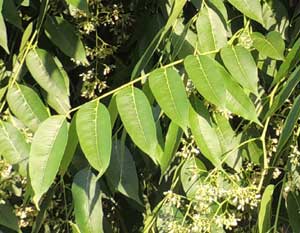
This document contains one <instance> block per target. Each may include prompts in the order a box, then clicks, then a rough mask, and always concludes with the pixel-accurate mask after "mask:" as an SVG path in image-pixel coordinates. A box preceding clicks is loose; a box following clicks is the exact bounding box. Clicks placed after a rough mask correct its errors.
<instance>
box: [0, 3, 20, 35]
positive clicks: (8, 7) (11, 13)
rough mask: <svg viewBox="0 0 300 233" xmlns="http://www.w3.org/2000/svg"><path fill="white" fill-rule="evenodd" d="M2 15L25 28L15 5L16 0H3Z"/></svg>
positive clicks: (8, 20) (16, 25)
mask: <svg viewBox="0 0 300 233" xmlns="http://www.w3.org/2000/svg"><path fill="white" fill-rule="evenodd" d="M2 15H3V17H4V19H5V20H6V21H7V22H9V23H11V24H12V25H14V26H15V27H17V28H19V29H20V30H23V28H22V22H21V18H20V14H19V12H18V9H17V7H16V5H15V1H11V0H3V6H2Z"/></svg>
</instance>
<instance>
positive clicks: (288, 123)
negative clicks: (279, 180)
mask: <svg viewBox="0 0 300 233" xmlns="http://www.w3.org/2000/svg"><path fill="white" fill-rule="evenodd" d="M299 106H300V95H299V96H298V97H297V98H296V99H295V102H294V104H293V106H292V108H291V110H290V112H289V114H288V116H287V118H286V120H285V122H284V125H283V128H282V132H281V134H280V137H279V141H278V145H277V149H276V154H275V156H274V159H273V161H272V165H274V166H276V164H277V161H278V159H279V155H280V152H281V151H282V150H283V148H284V146H285V144H286V143H287V141H288V139H289V138H290V136H291V135H292V133H293V129H294V128H295V125H296V124H297V121H298V119H299V117H300V108H299Z"/></svg>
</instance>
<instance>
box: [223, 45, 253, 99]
mask: <svg viewBox="0 0 300 233" xmlns="http://www.w3.org/2000/svg"><path fill="white" fill-rule="evenodd" d="M221 57H222V60H223V63H224V64H225V67H226V68H227V69H228V71H229V72H230V74H231V75H232V78H233V79H234V80H235V81H236V82H238V83H239V84H240V85H241V86H242V87H244V88H246V89H248V90H249V91H251V92H252V93H254V94H257V93H258V90H257V83H258V72H257V68H256V64H255V61H254V59H253V57H252V55H251V53H250V52H249V51H248V50H247V49H245V48H243V47H241V46H231V47H226V48H223V49H222V50H221Z"/></svg>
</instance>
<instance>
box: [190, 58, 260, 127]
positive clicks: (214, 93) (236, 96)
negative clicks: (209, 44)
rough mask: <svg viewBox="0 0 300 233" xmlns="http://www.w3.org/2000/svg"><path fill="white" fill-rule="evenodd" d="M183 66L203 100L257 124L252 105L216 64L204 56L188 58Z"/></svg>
mask: <svg viewBox="0 0 300 233" xmlns="http://www.w3.org/2000/svg"><path fill="white" fill-rule="evenodd" d="M184 66H185V69H186V71H187V73H188V75H189V77H190V78H191V79H192V81H193V83H194V84H195V86H196V88H197V90H198V91H199V93H200V94H201V95H202V96H203V97H204V98H205V99H207V100H208V101H210V102H211V103H213V104H215V105H217V106H218V107H220V108H226V109H228V110H229V111H231V112H232V113H235V114H237V115H240V116H242V117H244V118H245V119H248V120H251V121H254V122H256V123H258V124H259V121H258V119H257V115H256V111H255V107H254V104H253V103H252V101H251V100H250V98H249V97H248V96H247V95H246V93H245V92H244V90H243V89H242V88H241V87H240V85H239V84H238V83H236V82H235V81H234V80H232V78H231V75H230V74H229V73H228V72H227V71H226V70H225V69H224V67H223V66H221V65H220V64H219V63H218V62H216V61H215V60H214V59H212V58H210V57H208V56H206V55H200V56H198V57H196V56H188V57H187V58H186V59H185V60H184Z"/></svg>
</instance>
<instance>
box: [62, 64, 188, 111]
mask: <svg viewBox="0 0 300 233" xmlns="http://www.w3.org/2000/svg"><path fill="white" fill-rule="evenodd" d="M182 62H183V59H180V60H177V61H175V62H172V63H169V64H167V65H165V66H162V68H167V67H171V66H175V65H177V64H180V63H182ZM150 73H151V72H149V73H147V74H143V75H141V76H140V77H138V78H136V79H134V80H132V81H130V82H128V83H125V84H124V85H122V86H120V87H118V88H116V89H113V90H111V91H109V92H107V93H105V94H103V95H101V96H99V97H98V98H95V99H93V100H91V101H90V102H94V101H99V100H101V99H104V98H105V97H108V96H110V95H113V94H114V93H116V92H118V91H120V90H122V89H124V88H126V87H129V86H131V85H133V84H135V83H137V82H140V81H141V80H143V79H145V78H147V77H148V76H149V75H150ZM81 106H82V105H79V106H77V107H75V108H73V109H71V110H70V111H69V112H68V113H67V114H66V115H69V114H70V113H71V112H74V111H76V110H78V109H79V108H80V107H81Z"/></svg>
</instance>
